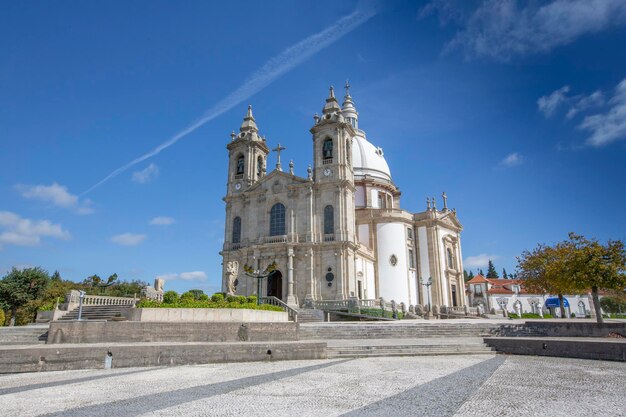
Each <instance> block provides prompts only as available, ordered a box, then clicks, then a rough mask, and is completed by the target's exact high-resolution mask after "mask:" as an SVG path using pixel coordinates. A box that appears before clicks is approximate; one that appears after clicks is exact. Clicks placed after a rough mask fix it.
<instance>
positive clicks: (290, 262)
mask: <svg viewBox="0 0 626 417" xmlns="http://www.w3.org/2000/svg"><path fill="white" fill-rule="evenodd" d="M293 257H294V253H293V248H289V249H288V251H287V304H289V305H290V306H296V307H297V305H298V301H297V300H296V297H295V295H294V294H293Z"/></svg>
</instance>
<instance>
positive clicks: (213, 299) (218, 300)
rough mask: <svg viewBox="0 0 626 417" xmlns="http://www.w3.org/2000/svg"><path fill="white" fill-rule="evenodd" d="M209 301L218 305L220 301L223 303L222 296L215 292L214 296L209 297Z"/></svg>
mask: <svg viewBox="0 0 626 417" xmlns="http://www.w3.org/2000/svg"><path fill="white" fill-rule="evenodd" d="M211 301H213V302H214V303H219V302H221V301H224V294H223V293H221V292H216V293H215V294H213V295H212V296H211Z"/></svg>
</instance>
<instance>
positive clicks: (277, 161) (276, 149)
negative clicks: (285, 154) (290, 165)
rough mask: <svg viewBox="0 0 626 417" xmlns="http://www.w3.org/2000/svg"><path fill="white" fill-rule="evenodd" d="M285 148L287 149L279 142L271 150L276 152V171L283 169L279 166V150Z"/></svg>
mask: <svg viewBox="0 0 626 417" xmlns="http://www.w3.org/2000/svg"><path fill="white" fill-rule="evenodd" d="M285 149H287V148H285V147H284V146H280V143H279V144H278V146H277V147H275V148H274V149H272V152H276V158H277V160H276V169H277V170H278V171H282V170H283V169H282V168H281V167H280V152H281V151H284V150H285Z"/></svg>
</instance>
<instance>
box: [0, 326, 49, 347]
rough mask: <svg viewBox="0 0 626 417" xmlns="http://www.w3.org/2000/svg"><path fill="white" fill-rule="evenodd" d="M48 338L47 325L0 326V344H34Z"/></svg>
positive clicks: (44, 341)
mask: <svg viewBox="0 0 626 417" xmlns="http://www.w3.org/2000/svg"><path fill="white" fill-rule="evenodd" d="M46 340H48V325H47V324H46V325H31V326H15V327H0V345H36V344H43V343H46Z"/></svg>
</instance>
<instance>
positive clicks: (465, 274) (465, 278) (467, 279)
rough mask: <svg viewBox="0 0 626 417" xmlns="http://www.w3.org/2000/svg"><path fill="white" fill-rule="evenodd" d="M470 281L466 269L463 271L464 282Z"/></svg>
mask: <svg viewBox="0 0 626 417" xmlns="http://www.w3.org/2000/svg"><path fill="white" fill-rule="evenodd" d="M469 280H470V277H469V274H468V273H467V271H466V270H465V269H464V270H463V281H465V282H467V281H469Z"/></svg>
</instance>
